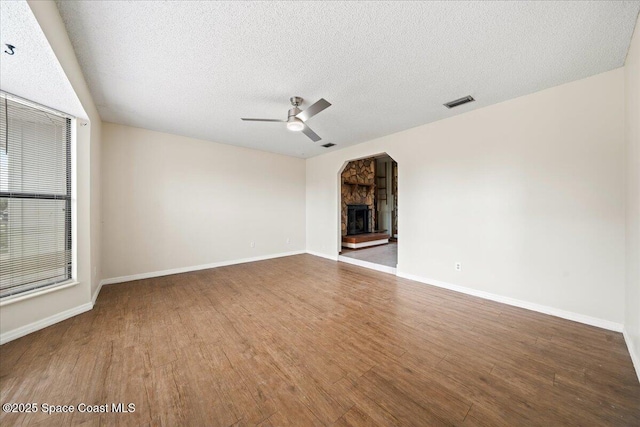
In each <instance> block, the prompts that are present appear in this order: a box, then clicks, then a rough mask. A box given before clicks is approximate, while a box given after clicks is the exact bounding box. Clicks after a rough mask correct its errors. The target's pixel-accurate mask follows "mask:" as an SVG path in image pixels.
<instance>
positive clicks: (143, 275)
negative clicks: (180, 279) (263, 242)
mask: <svg viewBox="0 0 640 427" xmlns="http://www.w3.org/2000/svg"><path fill="white" fill-rule="evenodd" d="M303 253H305V251H292V252H282V253H279V254H271V255H262V256H257V257H252V258H242V259H234V260H229V261H220V262H214V263H211V264H201V265H193V266H190V267H179V268H172V269H169V270H161V271H152V272H149V273H140V274H132V275H130V276H120V277H112V278H110V279H104V280H102V282H101V284H102V285H111V284H114V283H122V282H130V281H132V280H141V279H150V278H153V277H161V276H170V275H172V274H180V273H189V272H191V271H198V270H206V269H209V268H217V267H226V266H228V265H236V264H244V263H247V262H255V261H264V260H266V259H273V258H282V257H286V256H292V255H300V254H303Z"/></svg>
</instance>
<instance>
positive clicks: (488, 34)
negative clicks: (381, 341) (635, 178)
mask: <svg viewBox="0 0 640 427" xmlns="http://www.w3.org/2000/svg"><path fill="white" fill-rule="evenodd" d="M58 7H59V9H60V12H61V14H62V17H63V19H64V21H65V24H66V26H67V29H68V32H69V35H70V38H71V41H72V43H73V45H74V48H75V50H76V53H77V56H78V59H79V61H80V64H81V65H82V67H83V69H84V72H85V77H86V78H87V80H88V82H89V86H90V88H91V91H92V93H93V96H94V99H95V101H96V103H97V104H98V109H99V110H100V114H101V116H102V118H103V120H106V121H110V122H116V123H122V124H127V125H132V126H138V127H142V128H147V129H152V130H158V131H163V132H169V133H174V134H180V135H186V136H191V137H196V138H202V139H207V140H211V141H216V142H221V143H226V144H233V145H238V146H244V147H250V148H256V149H260V150H267V151H273V152H276V153H283V154H288V155H292V156H298V157H311V156H314V155H318V154H321V153H325V152H327V151H328V150H327V149H325V148H322V147H320V145H321V144H323V143H327V142H333V143H335V144H337V146H336V147H333V148H331V149H329V150H335V149H339V148H343V147H345V146H348V145H353V144H357V143H360V142H363V141H367V140H369V139H372V138H375V137H379V136H383V135H387V134H390V133H393V132H397V131H400V130H403V129H407V128H410V127H414V126H418V125H421V124H424V123H428V122H432V121H435V120H439V119H443V118H446V117H450V116H452V115H456V114H460V113H463V112H465V111H469V110H471V109H475V108H479V107H483V106H486V105H490V104H494V103H496V102H500V101H503V100H506V99H510V98H514V97H517V96H521V95H524V94H527V93H531V92H535V91H538V90H541V89H545V88H548V87H552V86H556V85H558V84H562V83H565V82H569V81H572V80H577V79H580V78H584V77H587V76H591V75H594V74H597V73H601V72H604V71H608V70H611V69H614V68H617V67H620V66H622V65H623V64H624V60H625V56H626V53H627V49H628V46H629V42H630V39H631V34H632V32H633V28H634V24H635V20H636V17H637V15H638V10H639V9H640V2H638V1H633V2H613V1H609V2H568V1H558V2H469V3H467V2H424V3H416V2H329V1H316V2H295V3H292V2H159V1H156V2H123V1H115V2H111V1H68V2H62V1H61V2H58ZM294 95H298V96H301V97H303V98H304V99H305V104H303V106H302V107H303V108H304V107H305V106H308V105H309V104H310V103H311V102H314V101H316V100H317V99H319V98H321V97H322V98H325V99H327V100H328V101H329V102H331V103H332V104H333V106H331V107H329V108H328V109H327V110H325V111H323V112H322V113H320V114H318V115H317V116H315V117H313V118H311V119H310V120H309V122H308V124H309V126H310V127H311V128H312V129H313V130H314V131H315V132H316V133H318V134H319V135H320V136H321V137H323V140H322V141H320V142H317V143H313V142H312V141H311V140H309V139H307V138H306V137H305V136H304V135H302V134H301V133H299V132H289V131H287V130H286V128H285V126H284V124H281V123H248V122H242V121H241V120H240V117H260V118H286V113H287V110H288V108H289V107H290V106H289V101H288V100H289V97H291V96H294ZM465 95H472V96H473V97H474V98H476V100H477V102H475V103H471V104H467V105H465V106H462V107H458V108H456V109H455V110H447V109H446V108H445V107H443V106H442V104H443V103H444V102H447V101H450V100H453V99H456V98H460V97H462V96H465Z"/></svg>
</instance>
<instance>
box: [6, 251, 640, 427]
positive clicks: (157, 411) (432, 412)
mask: <svg viewBox="0 0 640 427" xmlns="http://www.w3.org/2000/svg"><path fill="white" fill-rule="evenodd" d="M7 402H23V403H26V402H38V403H40V404H42V403H48V404H56V405H62V404H66V405H69V404H73V405H77V404H78V403H81V402H82V403H86V404H90V405H101V404H106V403H109V404H110V403H112V402H123V403H125V404H126V403H134V404H135V412H133V413H99V414H93V413H80V412H77V411H76V412H74V413H67V414H53V415H46V414H43V413H42V412H38V413H35V414H13V413H2V414H1V415H0V424H1V425H3V426H11V425H41V426H54V425H83V426H91V425H111V424H113V425H132V426H136V425H167V426H178V425H180V426H188V425H193V426H205V425H206V426H231V425H256V424H259V425H262V426H284V425H293V426H321V425H336V426H361V425H363V426H364V425H367V426H369V425H381V426H393V425H407V426H408V425H412V426H416V425H427V426H440V425H461V426H480V425H482V426H501V425H503V426H525V425H526V426H530V425H540V426H552V425H589V426H597V425H607V426H612V425H621V426H637V425H640V385H639V384H638V380H637V377H636V375H635V372H634V370H633V367H632V363H631V360H630V357H629V354H628V352H627V349H626V346H625V344H624V341H623V338H622V336H621V334H619V333H614V332H609V331H606V330H602V329H598V328H594V327H589V326H585V325H581V324H578V323H574V322H570V321H566V320H563V319H559V318H555V317H551V316H546V315H543V314H539V313H535V312H531V311H527V310H523V309H519V308H514V307H511V306H506V305H502V304H499V303H495V302H491V301H487V300H482V299H479V298H475V297H471V296H467V295H463V294H458V293H455V292H451V291H447V290H443V289H439V288H435V287H430V286H427V285H424V284H420V283H416V282H412V281H409V280H404V279H399V278H396V277H395V276H392V275H388V274H383V273H378V272H375V271H370V270H366V269H362V268H360V267H356V266H353V265H349V264H345V263H336V262H333V261H328V260H324V259H322V258H317V257H313V256H311V255H298V256H293V257H288V258H279V259H274V260H268V261H261V262H255V263H250V264H242V265H237V266H230V267H222V268H217V269H212V270H203V271H199V272H193V273H186V274H180V275H174V276H167V277H161V278H156V279H147V280H140V281H135V282H129V283H124V284H118V285H109V286H105V287H104V288H103V289H102V292H101V294H100V297H99V298H98V301H97V304H96V307H95V308H94V310H92V311H90V312H87V313H84V314H82V315H79V316H76V317H74V318H72V319H69V320H66V321H64V322H61V323H58V324H56V325H54V326H51V327H49V328H46V329H44V330H41V331H39V332H36V333H33V334H31V335H29V336H26V337H23V338H20V339H18V340H15V341H13V342H10V343H7V344H5V345H3V346H1V347H0V403H7Z"/></svg>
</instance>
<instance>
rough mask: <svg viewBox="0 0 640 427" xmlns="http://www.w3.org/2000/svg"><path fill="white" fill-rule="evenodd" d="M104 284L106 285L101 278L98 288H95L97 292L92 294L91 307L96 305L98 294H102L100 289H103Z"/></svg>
mask: <svg viewBox="0 0 640 427" xmlns="http://www.w3.org/2000/svg"><path fill="white" fill-rule="evenodd" d="M102 285H104V280H101V281H100V283H98V288H97V289H96V290H95V292H94V293H93V295H92V296H91V307H92V308H93V306H94V305H96V300H97V299H98V295H100V290H101V289H102Z"/></svg>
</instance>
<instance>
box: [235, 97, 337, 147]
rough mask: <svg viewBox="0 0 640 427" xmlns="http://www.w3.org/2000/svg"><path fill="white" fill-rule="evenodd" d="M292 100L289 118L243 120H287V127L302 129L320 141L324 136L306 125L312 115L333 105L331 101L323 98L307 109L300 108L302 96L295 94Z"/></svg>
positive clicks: (316, 140)
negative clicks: (320, 135) (321, 136)
mask: <svg viewBox="0 0 640 427" xmlns="http://www.w3.org/2000/svg"><path fill="white" fill-rule="evenodd" d="M289 100H290V101H291V105H293V108H292V109H290V110H289V115H288V118H287V120H278V119H246V118H244V117H243V118H242V120H245V121H249V122H286V123H287V129H289V130H291V131H295V132H299V131H302V133H304V134H305V135H307V136H308V137H309V138H310V139H311V140H312V141H313V142H318V141H320V140H321V139H322V138H320V137H319V136H318V134H317V133H315V132H314V131H312V130H311V128H309V126H307V125H306V123H305V122H306V121H307V120H309V119H310V118H311V117H313V116H315V115H316V114H318V113H319V112H321V111H322V110H324V109H325V108H328V107H330V106H331V104H330V103H329V102H327V101H326V100H325V99H324V98H321V99H320V100H319V101H317V102H316V103H314V104H312V105H311V106H309V107H308V108H307V109H306V110H304V111H303V110H300V108H298V106H300V104H302V98H300V97H299V96H294V97H292V98H290V99H289Z"/></svg>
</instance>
